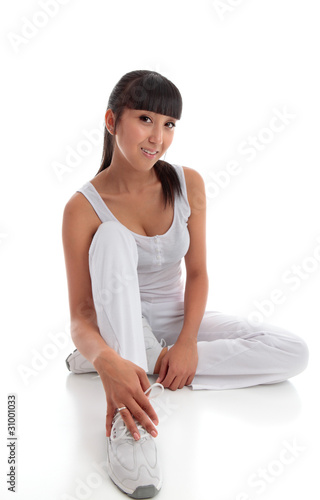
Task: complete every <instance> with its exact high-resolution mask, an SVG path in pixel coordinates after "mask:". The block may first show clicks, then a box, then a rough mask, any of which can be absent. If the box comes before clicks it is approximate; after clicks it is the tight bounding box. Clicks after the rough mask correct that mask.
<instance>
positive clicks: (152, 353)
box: [66, 316, 166, 375]
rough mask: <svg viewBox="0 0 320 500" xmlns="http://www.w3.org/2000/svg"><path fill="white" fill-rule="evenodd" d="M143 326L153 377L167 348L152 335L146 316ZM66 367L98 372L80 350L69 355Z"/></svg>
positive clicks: (143, 318) (148, 360) (162, 340)
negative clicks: (159, 359) (163, 351)
mask: <svg viewBox="0 0 320 500" xmlns="http://www.w3.org/2000/svg"><path fill="white" fill-rule="evenodd" d="M142 326H143V334H144V342H145V346H146V354H147V362H148V372H147V373H148V374H150V375H153V372H154V367H155V364H156V362H157V359H158V357H159V354H160V352H161V351H162V349H163V348H164V347H166V342H165V340H164V339H161V341H160V342H159V341H158V340H157V339H156V337H155V336H154V335H153V333H152V330H151V326H150V325H149V323H148V321H147V320H146V318H145V317H144V316H142ZM66 365H67V368H68V370H69V371H70V372H73V373H92V372H95V373H96V372H97V370H96V369H95V367H94V366H93V365H92V364H91V363H90V361H88V360H87V359H86V358H85V357H84V356H83V355H82V354H81V353H80V352H79V351H78V349H75V350H74V351H73V352H72V353H71V354H69V356H68V357H67V359H66Z"/></svg>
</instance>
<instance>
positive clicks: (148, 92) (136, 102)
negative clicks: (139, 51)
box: [124, 72, 182, 120]
mask: <svg viewBox="0 0 320 500" xmlns="http://www.w3.org/2000/svg"><path fill="white" fill-rule="evenodd" d="M124 104H125V106H127V107H128V108H130V109H144V110H146V111H153V112H154V113H159V114H161V115H166V116H171V117H172V118H176V119H177V120H180V118H181V114H182V97H181V94H180V92H179V90H178V88H177V87H176V86H175V85H174V84H173V83H172V82H170V81H169V80H168V79H167V78H165V77H164V76H162V75H160V74H159V73H153V72H152V73H149V74H147V75H144V76H142V77H140V78H138V79H136V80H134V81H133V82H132V83H131V84H130V86H129V87H128V89H127V92H126V102H125V103H124Z"/></svg>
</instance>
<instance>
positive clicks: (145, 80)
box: [96, 70, 182, 207]
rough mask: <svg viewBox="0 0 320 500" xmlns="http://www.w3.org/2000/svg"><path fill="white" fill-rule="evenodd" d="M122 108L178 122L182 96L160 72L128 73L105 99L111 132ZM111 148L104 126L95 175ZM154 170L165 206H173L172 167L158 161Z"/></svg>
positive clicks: (174, 178)
mask: <svg viewBox="0 0 320 500" xmlns="http://www.w3.org/2000/svg"><path fill="white" fill-rule="evenodd" d="M125 108H129V109H144V110H146V111H153V112H154V113H160V114H162V115H167V116H172V118H176V119H177V120H180V118H181V113H182V97H181V94H180V92H179V90H178V88H177V87H176V86H175V85H174V84H173V83H172V82H171V81H170V80H168V79H167V78H166V77H164V76H162V75H161V74H160V73H157V72H156V71H148V70H137V71H130V72H129V73H126V74H125V75H124V76H123V77H122V78H121V79H120V80H119V81H118V83H117V84H116V86H115V87H114V89H113V90H112V92H111V94H110V97H109V101H108V107H107V109H111V110H112V111H113V113H114V115H115V124H114V133H115V132H116V126H117V123H118V121H119V119H120V118H121V116H122V113H123V111H124V109H125ZM113 148H114V135H112V134H110V132H109V131H108V129H107V127H106V126H105V129H104V143H103V153H102V160H101V166H100V169H99V170H98V172H97V174H96V175H98V174H99V173H100V172H101V171H102V170H104V169H105V168H107V167H109V166H110V164H111V160H112V155H113ZM154 170H155V172H156V176H157V178H158V180H159V181H160V182H161V185H162V191H163V196H164V203H165V207H166V205H167V202H169V204H171V205H173V204H174V195H175V193H176V194H177V195H181V194H182V189H181V184H180V180H179V177H178V175H177V173H176V171H175V169H174V167H173V166H172V165H170V163H168V162H166V161H164V160H158V161H157V162H156V163H155V164H154Z"/></svg>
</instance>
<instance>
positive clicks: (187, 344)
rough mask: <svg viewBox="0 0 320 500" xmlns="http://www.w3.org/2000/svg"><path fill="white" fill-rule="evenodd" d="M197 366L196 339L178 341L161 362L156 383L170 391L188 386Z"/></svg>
mask: <svg viewBox="0 0 320 500" xmlns="http://www.w3.org/2000/svg"><path fill="white" fill-rule="evenodd" d="M197 365H198V349H197V339H179V338H178V340H177V341H176V343H175V344H174V345H173V346H172V347H171V348H170V349H169V350H168V352H167V353H166V354H165V355H164V356H163V358H162V360H161V366H160V371H159V377H158V379H157V382H160V384H162V385H163V387H167V388H168V389H171V390H172V391H175V390H177V389H182V387H184V386H185V385H190V384H191V382H192V380H193V378H194V376H195V373H196V369H197Z"/></svg>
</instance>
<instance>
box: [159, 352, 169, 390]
mask: <svg viewBox="0 0 320 500" xmlns="http://www.w3.org/2000/svg"><path fill="white" fill-rule="evenodd" d="M168 365H169V361H167V360H166V359H165V357H164V358H163V359H162V363H161V366H160V371H159V376H158V378H157V382H159V383H160V384H161V383H162V382H161V381H162V380H163V379H164V378H165V376H166V374H167V371H168Z"/></svg>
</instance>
